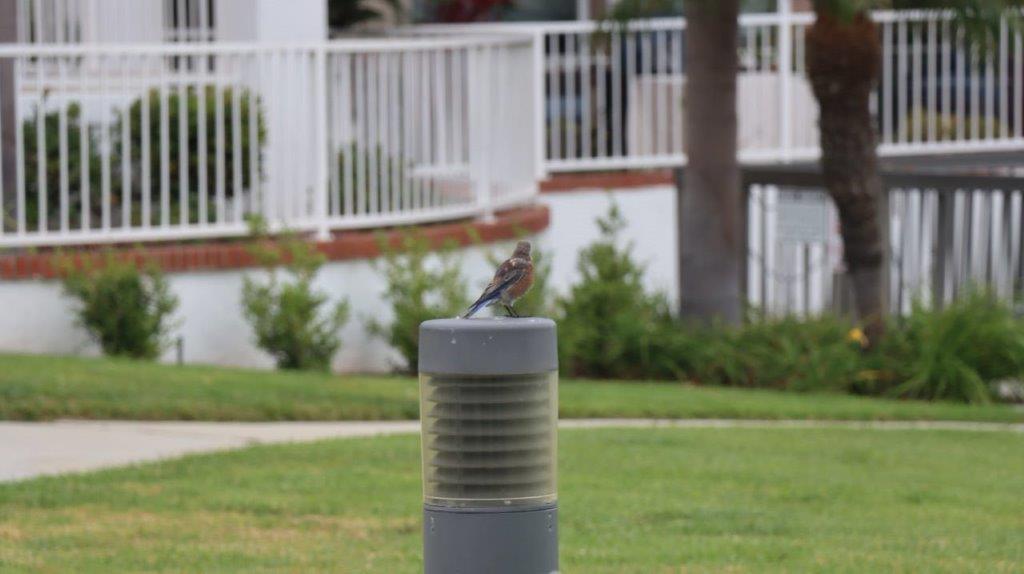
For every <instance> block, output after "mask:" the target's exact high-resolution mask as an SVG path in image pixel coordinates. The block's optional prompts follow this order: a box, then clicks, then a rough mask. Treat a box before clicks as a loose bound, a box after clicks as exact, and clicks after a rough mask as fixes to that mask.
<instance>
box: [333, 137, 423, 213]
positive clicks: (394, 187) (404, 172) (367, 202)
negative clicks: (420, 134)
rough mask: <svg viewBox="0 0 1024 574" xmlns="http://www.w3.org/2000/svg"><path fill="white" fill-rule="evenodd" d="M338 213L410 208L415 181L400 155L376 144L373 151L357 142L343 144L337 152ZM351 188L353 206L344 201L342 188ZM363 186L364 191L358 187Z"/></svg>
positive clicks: (361, 187) (384, 211)
mask: <svg viewBox="0 0 1024 574" xmlns="http://www.w3.org/2000/svg"><path fill="white" fill-rule="evenodd" d="M336 169H337V174H335V175H336V176H337V179H338V181H337V185H338V189H337V190H336V193H338V196H337V197H338V200H337V201H338V205H337V209H338V213H340V214H341V215H353V214H359V213H367V212H370V213H376V212H382V213H386V212H388V211H394V210H398V209H410V208H411V207H412V205H411V202H413V198H412V194H411V193H409V194H406V193H404V192H405V191H407V190H411V189H412V186H413V184H414V181H413V179H412V178H411V177H410V174H409V170H408V169H407V168H406V162H404V161H402V159H401V157H400V156H393V155H389V154H388V153H387V152H386V150H384V148H382V147H381V146H380V145H377V146H375V147H374V148H373V150H372V151H371V150H369V149H366V148H364V147H360V146H359V145H357V144H356V143H352V144H351V145H348V146H344V147H342V148H341V149H340V150H339V151H338V154H337V167H336ZM346 189H351V190H352V194H353V198H352V200H351V201H352V205H351V206H350V205H348V204H346V202H345V190H346ZM361 189H366V190H367V193H360V192H359V190H361Z"/></svg>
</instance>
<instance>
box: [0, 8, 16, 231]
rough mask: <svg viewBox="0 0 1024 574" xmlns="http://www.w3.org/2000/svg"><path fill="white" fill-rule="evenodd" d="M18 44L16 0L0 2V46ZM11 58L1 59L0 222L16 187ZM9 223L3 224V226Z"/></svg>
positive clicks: (14, 103)
mask: <svg viewBox="0 0 1024 574" xmlns="http://www.w3.org/2000/svg"><path fill="white" fill-rule="evenodd" d="M17 41H18V0H0V44H7V43H14V42H17ZM16 104H17V101H16V99H15V86H14V58H0V171H2V172H3V176H2V179H0V199H2V202H0V219H5V218H6V217H7V210H8V208H9V206H11V205H13V204H12V202H13V201H14V200H13V198H14V194H15V187H16V186H17V181H18V180H17V171H16V170H17V164H16V163H15V158H16V155H15V152H16V147H15V145H16V144H15V142H16V138H15V131H14V130H15V125H16V122H17V121H18V118H17V114H16V109H17V108H16V107H15V106H16ZM8 223H9V222H7V221H3V224H4V227H6V226H7V224H8Z"/></svg>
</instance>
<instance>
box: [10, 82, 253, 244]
mask: <svg viewBox="0 0 1024 574" xmlns="http://www.w3.org/2000/svg"><path fill="white" fill-rule="evenodd" d="M235 89H236V88H231V87H227V88H223V89H222V90H221V92H220V95H221V101H220V105H221V106H222V115H223V122H224V123H223V132H224V150H223V157H224V161H223V165H224V170H223V173H222V174H221V175H222V176H223V183H224V198H225V200H234V199H236V198H235V163H236V162H235V153H234V144H235V134H234V129H235V126H234V110H235V107H234V100H233V98H234V90H235ZM200 93H201V94H203V96H204V98H205V99H204V102H203V103H204V111H205V112H206V117H205V122H204V124H205V129H206V134H205V136H206V137H205V145H206V150H205V155H204V157H205V158H206V174H205V175H206V177H205V179H206V194H207V197H206V201H207V221H213V220H214V219H215V214H216V208H215V205H216V203H215V202H216V197H217V194H216V190H217V182H218V170H217V158H218V156H219V154H220V150H218V148H217V143H216V142H217V98H216V95H217V90H216V89H215V88H214V87H213V86H206V87H204V88H203V91H202V92H200V91H199V90H197V89H196V88H195V87H194V86H192V87H189V88H188V89H187V90H186V92H185V99H184V106H182V98H181V95H180V94H179V93H178V91H177V90H169V91H168V93H167V116H168V124H167V127H168V130H167V151H168V154H167V159H168V162H169V163H168V170H169V171H168V176H169V177H168V183H169V185H168V188H167V191H168V206H169V213H168V214H167V219H168V220H169V221H170V222H171V223H180V222H181V220H182V210H181V176H182V174H183V173H184V170H181V169H179V166H180V164H181V157H180V155H179V152H180V149H181V148H180V145H181V139H180V137H179V133H180V130H179V128H180V114H181V113H182V111H183V108H184V111H185V113H187V114H188V115H187V119H186V122H187V124H188V138H187V139H188V160H187V161H188V170H187V171H188V181H189V186H188V193H187V202H188V208H187V210H186V214H185V216H186V217H187V218H188V220H189V221H190V222H192V223H197V222H199V219H200V218H199V215H200V209H199V204H200V201H201V198H200V193H199V185H198V182H199V164H200V156H199V119H200V117H199V115H200V114H199V100H200V97H199V94H200ZM143 97H144V98H148V103H149V116H148V128H149V134H148V142H149V174H148V183H149V192H150V198H151V210H150V214H151V215H150V217H151V222H150V223H157V222H159V221H161V220H162V218H163V216H164V214H163V212H162V210H163V204H162V201H161V190H162V187H161V169H162V167H161V166H162V160H161V156H162V153H161V150H162V149H163V148H162V146H163V143H162V142H163V138H161V128H160V126H161V118H160V114H161V109H162V101H161V98H160V91H159V90H156V89H154V90H150V91H149V92H148V94H146V95H145V96H143ZM238 100H239V120H240V124H241V125H240V129H239V138H240V144H241V149H240V150H239V151H240V153H239V154H238V159H239V162H240V164H239V167H240V171H241V173H240V178H239V183H240V184H241V189H243V190H246V191H251V189H252V184H253V182H252V176H253V172H252V169H251V167H252V163H251V162H252V157H251V156H252V146H251V143H250V138H251V137H252V135H251V134H250V132H251V131H252V129H251V126H250V122H249V109H250V106H253V105H256V106H258V102H257V101H256V98H255V96H253V95H251V94H250V92H249V91H248V90H245V89H241V90H240V92H239V94H238ZM142 102H143V98H138V99H136V100H135V101H134V102H132V103H131V105H130V106H129V107H128V112H127V114H128V118H129V125H128V127H129V138H130V144H131V145H130V148H131V149H130V151H131V156H130V157H129V158H128V159H129V183H130V185H131V197H125V194H124V192H123V188H124V177H123V172H122V158H123V157H124V149H125V146H124V142H123V141H122V140H123V125H124V124H123V122H124V118H125V114H124V112H121V114H120V115H119V116H118V117H117V119H116V120H115V121H114V122H113V123H112V124H111V125H110V126H108V128H107V129H108V131H107V135H108V136H109V145H110V153H109V170H110V171H109V173H110V180H109V193H110V218H111V222H112V223H113V224H114V225H115V226H117V225H120V223H121V221H122V211H121V209H122V206H123V205H124V202H125V201H126V200H130V201H131V211H130V213H129V218H130V221H131V223H132V224H133V225H140V224H141V223H142V196H143V191H142V190H143V175H144V174H143V169H142V142H143V134H142V120H143V113H142V111H143V105H142ZM65 113H66V123H67V126H68V130H67V142H66V146H67V178H68V191H69V193H68V200H69V201H68V206H67V210H68V217H69V223H70V225H71V226H72V227H77V226H79V225H80V222H81V216H82V210H83V207H84V203H83V195H84V194H83V193H82V191H83V183H84V182H85V181H88V183H89V219H90V221H91V225H92V226H98V225H99V224H100V222H101V217H102V214H103V211H102V207H103V204H102V197H103V195H102V190H103V178H102V173H103V163H104V159H105V158H104V156H103V154H102V152H101V150H102V149H103V138H102V135H103V131H102V130H103V127H102V126H100V125H93V126H88V125H87V126H86V129H85V132H86V133H85V135H86V137H87V139H88V148H89V149H88V159H87V161H88V166H86V167H87V169H86V170H85V172H86V178H85V179H83V177H82V171H83V170H82V167H83V166H82V147H83V138H82V135H83V134H82V122H83V119H82V113H81V106H80V104H78V103H71V104H68V105H67V107H66V108H65ZM255 113H256V130H257V137H258V140H257V142H256V143H257V145H256V148H257V154H259V153H261V152H262V148H263V143H264V142H265V140H266V131H265V129H264V122H263V114H262V112H261V111H260V110H259V109H258V108H257V110H256V111H255ZM60 116H61V110H55V111H52V112H47V113H45V114H43V129H44V130H45V133H44V134H43V135H44V140H45V142H44V147H43V150H42V152H43V160H42V163H43V167H44V177H45V181H46V210H45V214H43V216H44V219H45V221H46V226H47V228H48V229H58V228H59V226H60V216H61V211H60V198H61V186H60V178H61V155H60V133H61V129H60V128H61V123H60ZM38 126H39V118H38V114H33V115H32V116H31V117H29V118H27V119H25V120H24V121H23V122H22V133H23V150H24V156H23V157H24V165H25V206H26V213H25V220H26V225H27V226H28V228H29V229H38V228H39V227H40V217H39V206H40V198H39V196H40V194H39V190H40V189H41V187H42V186H41V183H42V182H41V180H40V178H39V170H38V166H39V163H40V150H39V145H38V135H39V131H38V129H39V128H38ZM258 159H259V158H257V160H258ZM260 165H262V163H261V164H260ZM256 177H257V178H259V177H262V174H261V173H257V174H256ZM5 209H6V210H8V212H9V214H8V219H12V220H15V221H16V218H15V217H14V215H13V211H11V210H13V209H14V205H13V203H10V202H8V203H5Z"/></svg>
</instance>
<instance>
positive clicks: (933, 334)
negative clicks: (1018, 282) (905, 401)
mask: <svg viewBox="0 0 1024 574" xmlns="http://www.w3.org/2000/svg"><path fill="white" fill-rule="evenodd" d="M880 352H881V353H882V355H883V357H882V360H883V361H884V362H883V369H884V370H885V371H886V372H887V373H888V375H889V376H888V377H886V380H885V382H886V383H887V384H886V385H885V386H883V387H882V388H881V389H880V391H884V392H886V393H887V394H890V395H894V396H898V397H906V398H916V399H930V400H936V399H943V400H954V401H961V402H968V403H986V402H989V401H991V400H992V399H993V398H995V389H994V388H993V384H994V383H995V382H996V381H998V380H1000V379H1007V378H1016V377H1019V376H1020V375H1021V373H1022V372H1024V323H1022V322H1021V321H1020V320H1019V319H1017V318H1016V317H1015V316H1014V314H1013V309H1012V308H1011V307H1010V306H1009V305H1008V304H1006V303H1003V302H1001V301H998V300H997V299H996V298H995V297H993V296H989V295H988V294H986V293H984V292H981V291H975V292H972V293H970V294H968V295H967V296H966V297H964V298H963V299H961V300H959V301H957V302H955V303H953V304H952V305H950V306H949V307H947V308H946V309H942V310H927V309H924V308H923V307H921V306H920V305H915V307H914V309H913V311H912V312H911V314H910V316H909V317H907V318H906V320H905V321H904V322H903V324H902V325H899V326H898V327H897V328H892V329H890V333H889V334H888V335H887V337H886V339H884V340H883V342H882V349H880Z"/></svg>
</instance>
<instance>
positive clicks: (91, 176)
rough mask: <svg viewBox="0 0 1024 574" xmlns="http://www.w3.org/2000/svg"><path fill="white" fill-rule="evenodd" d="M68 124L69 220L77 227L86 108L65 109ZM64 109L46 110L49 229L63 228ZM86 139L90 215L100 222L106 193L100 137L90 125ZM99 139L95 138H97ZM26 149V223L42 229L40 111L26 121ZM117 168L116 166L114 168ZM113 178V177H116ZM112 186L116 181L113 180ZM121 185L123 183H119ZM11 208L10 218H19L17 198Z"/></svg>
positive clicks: (71, 106) (7, 205) (45, 216)
mask: <svg viewBox="0 0 1024 574" xmlns="http://www.w3.org/2000/svg"><path fill="white" fill-rule="evenodd" d="M63 111H64V114H65V119H66V125H67V141H66V144H65V145H66V146H67V147H66V149H67V160H66V161H67V180H68V205H67V207H66V209H67V217H68V223H69V224H70V225H71V226H72V227H74V226H78V225H79V224H80V222H81V217H82V209H83V207H84V202H83V200H84V193H83V181H85V180H83V178H82V142H83V138H82V108H81V106H80V105H79V104H77V103H71V104H68V105H67V106H66V107H65V108H64V109H63ZM60 117H61V110H55V111H52V112H48V113H46V114H43V129H44V133H43V134H42V135H43V138H44V140H45V141H44V146H43V154H42V157H43V172H44V173H43V177H44V178H45V181H46V211H45V213H44V214H43V217H42V220H43V221H45V222H46V226H45V227H46V228H47V229H59V227H60V217H61V205H60V200H61V163H60V149H61V148H60V132H61V129H60V128H61V121H60ZM85 131H86V133H85V136H86V139H88V140H89V150H88V151H89V153H88V157H87V159H86V161H88V164H89V165H88V167H87V169H86V170H85V171H86V176H87V178H88V182H89V204H90V205H89V216H90V218H91V219H92V221H94V222H98V221H99V218H100V215H101V210H100V207H101V203H100V198H101V197H102V195H101V191H102V187H101V184H102V182H101V179H100V165H101V161H102V157H101V155H100V152H99V150H100V146H99V141H98V139H96V136H95V129H94V128H91V127H89V126H86V130H85ZM94 140H95V141H94ZM22 149H23V155H22V157H23V158H24V160H23V161H24V166H25V171H24V174H25V224H26V226H27V227H28V229H30V230H36V229H39V228H40V227H41V226H40V221H41V219H40V213H39V208H40V203H41V202H40V194H39V190H40V188H41V187H42V185H41V184H42V181H41V180H40V178H39V160H40V153H39V120H38V114H37V113H33V114H32V115H31V117H29V118H28V119H25V120H23V121H22ZM112 171H113V170H112ZM112 179H113V178H112ZM111 184H112V186H113V185H114V182H113V181H111ZM117 189H120V184H119V183H118V184H117ZM4 208H5V210H7V211H8V220H9V221H11V222H16V221H17V217H16V212H15V211H14V210H15V209H16V204H15V202H14V201H6V202H5V205H4Z"/></svg>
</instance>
